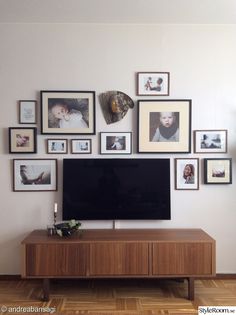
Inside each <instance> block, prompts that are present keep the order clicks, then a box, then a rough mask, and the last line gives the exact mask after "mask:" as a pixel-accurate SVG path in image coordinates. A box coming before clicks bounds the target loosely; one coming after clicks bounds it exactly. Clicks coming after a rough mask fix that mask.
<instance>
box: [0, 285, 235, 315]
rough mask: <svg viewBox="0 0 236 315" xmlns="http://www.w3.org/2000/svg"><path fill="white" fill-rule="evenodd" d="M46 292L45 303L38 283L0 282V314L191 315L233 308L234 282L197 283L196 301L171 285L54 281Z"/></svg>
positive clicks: (178, 286) (184, 286) (181, 289)
mask: <svg viewBox="0 0 236 315" xmlns="http://www.w3.org/2000/svg"><path fill="white" fill-rule="evenodd" d="M50 293H51V295H50V301H49V302H43V301H41V300H40V298H41V296H42V282H41V281H40V280H18V281H17V280H8V281H6V280H1V281H0V314H1V315H5V314H49V312H45V309H44V312H40V311H38V312H37V311H33V312H27V313H25V312H23V311H22V312H21V311H19V306H21V307H26V308H29V307H31V306H32V307H44V308H46V307H51V308H52V312H53V311H54V314H63V315H64V314H65V315H72V314H73V315H74V314H79V315H82V314H83V315H188V314H189V315H190V314H191V315H192V314H197V313H198V312H197V308H198V306H199V305H202V306H213V305H214V306H221V305H224V306H236V280H195V300H194V301H189V300H187V299H186V296H187V283H186V282H177V281H174V280H153V279H152V280H142V279H135V280H127V279H126V280H121V279H119V280H118V279H117V280H56V281H53V282H52V285H51V291H50ZM2 306H4V307H3V308H2V309H1V307H2ZM13 307H15V308H16V309H13ZM17 307H18V312H17V313H16V311H15V312H13V310H17ZM7 308H8V309H7ZM27 310H29V309H27Z"/></svg>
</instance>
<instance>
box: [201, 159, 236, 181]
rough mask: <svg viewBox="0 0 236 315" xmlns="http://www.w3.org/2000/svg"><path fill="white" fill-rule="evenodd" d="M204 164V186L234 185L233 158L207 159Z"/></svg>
mask: <svg viewBox="0 0 236 315" xmlns="http://www.w3.org/2000/svg"><path fill="white" fill-rule="evenodd" d="M203 163H204V184H214V185H219V184H232V159H231V158H212V159H210V158H206V159H204V161H203Z"/></svg>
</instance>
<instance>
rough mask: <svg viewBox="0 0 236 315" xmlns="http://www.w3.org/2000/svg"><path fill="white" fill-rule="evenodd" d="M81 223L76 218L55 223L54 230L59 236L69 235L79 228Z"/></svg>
mask: <svg viewBox="0 0 236 315" xmlns="http://www.w3.org/2000/svg"><path fill="white" fill-rule="evenodd" d="M80 226H81V223H80V222H79V221H76V220H70V221H68V222H63V223H58V224H55V228H56V232H57V234H58V235H59V236H61V237H62V236H70V235H72V234H74V233H75V232H76V231H78V230H79V228H80Z"/></svg>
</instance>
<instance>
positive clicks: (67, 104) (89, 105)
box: [40, 91, 95, 135]
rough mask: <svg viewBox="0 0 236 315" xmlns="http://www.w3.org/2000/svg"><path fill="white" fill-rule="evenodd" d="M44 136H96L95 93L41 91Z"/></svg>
mask: <svg viewBox="0 0 236 315" xmlns="http://www.w3.org/2000/svg"><path fill="white" fill-rule="evenodd" d="M40 95H41V128H42V130H41V132H42V134H84V135H85V134H95V92H92V91H41V92H40Z"/></svg>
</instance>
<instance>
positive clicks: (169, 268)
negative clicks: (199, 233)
mask: <svg viewBox="0 0 236 315" xmlns="http://www.w3.org/2000/svg"><path fill="white" fill-rule="evenodd" d="M213 253H214V250H213V245H212V243H205V242H202V243H201V242H199V243H196V242H195V243H187V242H185V243H175V242H171V243H168V242H165V243H158V244H153V265H152V266H153V268H152V272H153V275H163V276H168V275H177V276H181V275H196V276H197V275H202V276H204V275H206V276H207V275H208V276H209V275H211V274H213V273H214V267H213Z"/></svg>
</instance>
